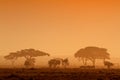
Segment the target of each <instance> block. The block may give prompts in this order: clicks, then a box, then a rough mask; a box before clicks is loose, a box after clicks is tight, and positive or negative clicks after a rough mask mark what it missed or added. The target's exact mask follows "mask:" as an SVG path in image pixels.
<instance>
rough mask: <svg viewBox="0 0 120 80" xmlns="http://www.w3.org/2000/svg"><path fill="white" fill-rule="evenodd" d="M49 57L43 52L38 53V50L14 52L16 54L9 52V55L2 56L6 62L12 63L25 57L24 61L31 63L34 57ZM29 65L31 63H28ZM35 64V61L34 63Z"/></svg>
mask: <svg viewBox="0 0 120 80" xmlns="http://www.w3.org/2000/svg"><path fill="white" fill-rule="evenodd" d="M46 55H47V56H50V54H48V53H46V52H43V51H39V50H35V49H23V50H20V51H16V52H11V53H9V55H6V56H4V58H5V59H7V60H11V61H12V62H15V60H16V59H17V58H19V57H25V59H26V61H31V60H32V59H34V57H38V56H46ZM29 63H31V62H29ZM34 63H35V61H34Z"/></svg>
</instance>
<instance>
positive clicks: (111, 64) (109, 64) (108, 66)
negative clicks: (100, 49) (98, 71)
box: [104, 61, 114, 69]
mask: <svg viewBox="0 0 120 80" xmlns="http://www.w3.org/2000/svg"><path fill="white" fill-rule="evenodd" d="M104 65H105V66H107V68H108V69H110V68H111V67H112V66H113V65H114V64H113V63H111V62H109V61H104Z"/></svg>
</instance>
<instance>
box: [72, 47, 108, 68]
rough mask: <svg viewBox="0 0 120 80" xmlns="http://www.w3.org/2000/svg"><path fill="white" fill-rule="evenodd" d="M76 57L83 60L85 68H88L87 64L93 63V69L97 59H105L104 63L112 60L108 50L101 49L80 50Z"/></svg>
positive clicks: (87, 48)
mask: <svg viewBox="0 0 120 80" xmlns="http://www.w3.org/2000/svg"><path fill="white" fill-rule="evenodd" d="M74 56H75V57H76V58H78V59H79V60H82V62H83V65H84V66H87V62H88V61H91V62H92V63H93V67H94V66H95V62H96V59H103V61H105V59H110V54H109V53H108V52H107V49H105V48H99V47H86V48H82V49H80V50H78V51H77V52H76V53H75V55H74Z"/></svg>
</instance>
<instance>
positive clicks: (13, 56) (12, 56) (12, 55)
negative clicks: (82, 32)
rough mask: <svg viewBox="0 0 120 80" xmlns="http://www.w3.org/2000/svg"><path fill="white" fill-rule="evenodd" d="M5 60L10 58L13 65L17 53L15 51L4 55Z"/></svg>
mask: <svg viewBox="0 0 120 80" xmlns="http://www.w3.org/2000/svg"><path fill="white" fill-rule="evenodd" d="M4 58H5V59H6V60H10V61H11V63H12V65H13V66H14V63H15V61H16V60H17V58H18V55H17V53H16V52H11V53H10V54H9V55H6V56H4Z"/></svg>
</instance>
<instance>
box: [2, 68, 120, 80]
mask: <svg viewBox="0 0 120 80" xmlns="http://www.w3.org/2000/svg"><path fill="white" fill-rule="evenodd" d="M0 80H120V69H109V70H108V69H79V68H68V69H48V68H41V69H20V68H16V69H7V68H6V69H0Z"/></svg>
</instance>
